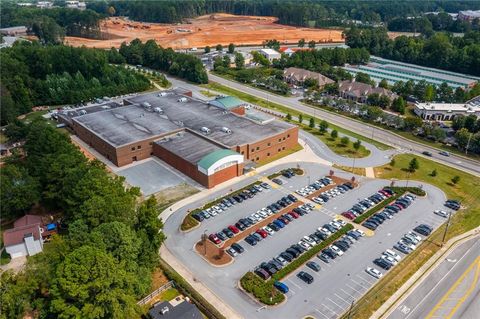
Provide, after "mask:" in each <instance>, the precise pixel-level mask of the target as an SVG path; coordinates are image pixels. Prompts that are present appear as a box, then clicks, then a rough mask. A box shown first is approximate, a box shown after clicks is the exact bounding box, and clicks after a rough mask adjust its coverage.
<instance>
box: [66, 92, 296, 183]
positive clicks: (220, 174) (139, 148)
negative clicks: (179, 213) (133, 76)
mask: <svg viewBox="0 0 480 319" xmlns="http://www.w3.org/2000/svg"><path fill="white" fill-rule="evenodd" d="M123 104H124V105H123V106H121V105H118V104H115V103H109V104H106V105H103V106H96V107H94V108H87V109H82V110H69V111H66V112H64V113H61V114H59V119H60V120H61V121H62V122H63V123H66V124H67V125H69V126H70V127H71V129H72V130H73V131H74V132H75V134H77V135H78V136H79V137H80V138H81V139H82V140H83V141H84V142H86V143H87V144H89V145H90V146H91V147H93V148H94V149H95V150H97V151H98V152H99V153H100V154H102V155H103V156H105V157H106V158H107V159H108V160H110V161H111V162H112V163H114V164H115V165H117V166H124V165H127V164H130V163H132V162H134V161H139V160H143V159H146V158H149V157H150V156H156V157H158V158H160V159H162V160H163V161H165V162H166V163H168V164H169V165H171V166H173V167H174V168H176V169H177V170H179V171H181V172H182V173H184V174H186V175H188V176H190V177H191V178H192V179H194V180H196V181H198V182H199V183H200V184H202V185H204V186H205V187H208V188H210V187H214V186H215V185H218V184H219V183H222V182H224V181H226V180H229V179H231V178H233V177H236V176H240V175H242V174H243V171H244V166H245V165H246V164H253V163H255V162H258V161H262V160H265V159H268V158H270V157H273V156H275V155H276V154H278V153H279V152H282V151H285V150H287V149H290V148H292V147H295V146H296V145H297V143H298V128H297V127H296V126H294V125H291V124H288V123H285V122H283V121H278V120H276V119H274V118H265V116H264V115H262V114H259V113H258V112H256V111H252V110H245V108H244V106H245V103H244V102H243V101H240V100H238V99H232V98H223V99H220V100H219V101H216V100H214V101H211V102H210V103H206V102H204V101H200V100H197V99H194V98H192V97H191V93H190V92H188V91H185V90H181V89H175V90H170V91H166V92H161V93H160V92H154V93H147V94H141V95H137V96H134V97H130V98H127V99H125V100H124V101H123ZM222 106H223V107H222Z"/></svg>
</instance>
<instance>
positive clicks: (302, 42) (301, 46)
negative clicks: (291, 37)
mask: <svg viewBox="0 0 480 319" xmlns="http://www.w3.org/2000/svg"><path fill="white" fill-rule="evenodd" d="M298 46H299V47H300V48H303V47H304V46H305V39H304V38H301V39H300V40H298Z"/></svg>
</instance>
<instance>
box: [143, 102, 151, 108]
mask: <svg viewBox="0 0 480 319" xmlns="http://www.w3.org/2000/svg"><path fill="white" fill-rule="evenodd" d="M142 106H143V107H144V108H149V107H152V104H150V103H148V102H143V103H142Z"/></svg>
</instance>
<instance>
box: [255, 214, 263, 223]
mask: <svg viewBox="0 0 480 319" xmlns="http://www.w3.org/2000/svg"><path fill="white" fill-rule="evenodd" d="M253 216H254V217H255V218H256V219H257V220H258V221H261V220H262V219H263V218H262V216H260V214H257V213H255V214H253Z"/></svg>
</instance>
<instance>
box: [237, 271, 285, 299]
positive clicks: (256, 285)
mask: <svg viewBox="0 0 480 319" xmlns="http://www.w3.org/2000/svg"><path fill="white" fill-rule="evenodd" d="M273 282H274V281H273V280H269V281H263V280H262V279H261V278H260V277H258V276H257V275H255V274H254V273H253V272H251V271H250V272H247V273H246V274H245V275H244V276H243V277H242V278H241V279H240V284H241V285H242V288H243V289H245V291H246V292H248V293H251V294H252V295H254V296H255V298H257V299H258V300H259V301H260V302H262V303H264V304H266V305H275V304H277V303H280V302H282V301H283V300H284V299H285V296H284V295H283V294H282V293H281V292H280V291H278V290H277V289H275V288H274V286H273Z"/></svg>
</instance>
